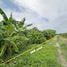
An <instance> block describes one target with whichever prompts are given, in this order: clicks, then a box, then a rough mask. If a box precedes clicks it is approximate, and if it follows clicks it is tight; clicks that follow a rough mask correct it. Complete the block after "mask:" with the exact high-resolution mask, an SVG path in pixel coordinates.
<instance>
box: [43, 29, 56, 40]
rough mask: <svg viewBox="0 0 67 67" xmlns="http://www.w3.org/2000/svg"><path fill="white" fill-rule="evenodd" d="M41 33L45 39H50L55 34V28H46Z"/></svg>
mask: <svg viewBox="0 0 67 67" xmlns="http://www.w3.org/2000/svg"><path fill="white" fill-rule="evenodd" d="M43 34H44V37H46V39H50V38H52V37H54V36H55V35H56V30H52V29H47V30H44V31H43Z"/></svg>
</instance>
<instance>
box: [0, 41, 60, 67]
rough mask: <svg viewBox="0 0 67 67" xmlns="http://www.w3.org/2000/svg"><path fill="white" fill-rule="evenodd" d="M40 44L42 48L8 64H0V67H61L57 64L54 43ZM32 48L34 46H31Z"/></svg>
mask: <svg viewBox="0 0 67 67" xmlns="http://www.w3.org/2000/svg"><path fill="white" fill-rule="evenodd" d="M50 42H51V40H50V41H48V42H47V43H46V44H45V43H43V44H40V45H38V47H39V46H41V45H42V46H43V48H42V49H41V50H39V51H36V52H34V53H33V54H30V51H28V52H26V53H25V54H23V55H20V56H19V57H17V58H15V59H13V60H11V62H10V63H9V64H2V65H0V67H61V65H60V64H59V62H58V56H57V50H56V47H55V46H54V44H55V43H54V41H52V43H50ZM33 47H34V46H33Z"/></svg>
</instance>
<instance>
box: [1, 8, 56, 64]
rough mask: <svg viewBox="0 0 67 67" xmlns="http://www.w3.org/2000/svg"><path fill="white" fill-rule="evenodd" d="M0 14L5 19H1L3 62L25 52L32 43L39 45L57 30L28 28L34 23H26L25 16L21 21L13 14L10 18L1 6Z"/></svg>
mask: <svg viewBox="0 0 67 67" xmlns="http://www.w3.org/2000/svg"><path fill="white" fill-rule="evenodd" d="M0 14H1V15H2V16H3V20H2V21H0V61H1V63H2V62H5V61H7V60H8V59H10V58H12V57H13V56H15V55H18V54H19V53H21V52H24V51H25V50H26V48H28V47H30V46H31V45H32V47H33V45H34V44H36V45H39V44H41V43H43V42H45V41H46V40H48V39H51V38H52V37H54V36H55V35H56V31H55V30H51V29H48V30H44V31H40V30H38V29H37V28H36V27H34V28H32V29H27V27H29V26H31V25H32V24H29V25H25V18H23V19H22V20H21V21H16V20H15V19H14V18H13V17H12V14H11V15H10V17H9V18H8V17H7V15H6V14H5V13H4V11H3V10H2V9H1V8H0ZM36 45H34V46H36ZM42 59H43V58H42ZM22 61H23V60H22ZM39 62H40V61H39ZM51 62H52V61H51ZM24 63H25V62H24ZM37 63H38V62H37Z"/></svg>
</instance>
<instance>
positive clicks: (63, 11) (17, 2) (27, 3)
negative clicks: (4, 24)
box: [0, 0, 67, 32]
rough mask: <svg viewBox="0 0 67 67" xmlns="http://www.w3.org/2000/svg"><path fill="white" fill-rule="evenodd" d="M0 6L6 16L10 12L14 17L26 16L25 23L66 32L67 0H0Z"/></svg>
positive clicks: (19, 18)
mask: <svg viewBox="0 0 67 67" xmlns="http://www.w3.org/2000/svg"><path fill="white" fill-rule="evenodd" d="M0 7H1V8H2V9H3V10H4V11H5V13H6V14H7V15H8V17H9V15H10V13H11V12H12V13H13V17H14V18H15V19H18V20H21V19H22V18H23V17H26V24H29V23H32V24H33V26H36V27H38V28H39V29H41V30H43V29H48V28H51V29H56V30H57V32H67V0H0ZM0 19H2V17H1V16H0Z"/></svg>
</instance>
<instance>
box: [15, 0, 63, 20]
mask: <svg viewBox="0 0 67 67" xmlns="http://www.w3.org/2000/svg"><path fill="white" fill-rule="evenodd" d="M14 2H15V3H16V4H17V3H18V4H19V5H20V6H24V7H27V8H29V9H32V10H33V11H35V12H37V13H38V14H39V15H40V16H42V17H47V18H48V19H50V20H51V19H55V18H56V17H57V16H58V10H59V8H60V2H62V1H61V0H14ZM58 6H59V7H58Z"/></svg>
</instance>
